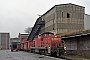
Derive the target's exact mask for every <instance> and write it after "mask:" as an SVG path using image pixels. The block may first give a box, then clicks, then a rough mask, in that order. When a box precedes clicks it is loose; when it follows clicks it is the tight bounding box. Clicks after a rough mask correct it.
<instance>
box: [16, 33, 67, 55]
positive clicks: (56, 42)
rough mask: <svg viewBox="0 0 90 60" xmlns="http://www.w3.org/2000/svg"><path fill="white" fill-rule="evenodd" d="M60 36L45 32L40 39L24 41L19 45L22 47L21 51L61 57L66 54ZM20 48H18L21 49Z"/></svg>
mask: <svg viewBox="0 0 90 60" xmlns="http://www.w3.org/2000/svg"><path fill="white" fill-rule="evenodd" d="M61 39H62V37H61V36H60V35H54V34H53V33H50V32H45V33H43V34H41V35H39V38H34V40H29V41H26V40H25V39H24V41H23V42H21V43H20V44H17V46H18V45H21V50H24V51H30V52H33V53H39V54H45V55H52V56H54V55H55V56H60V55H61V54H63V53H64V52H65V50H64V43H63V41H62V40H61ZM19 48H20V47H18V49H19Z"/></svg>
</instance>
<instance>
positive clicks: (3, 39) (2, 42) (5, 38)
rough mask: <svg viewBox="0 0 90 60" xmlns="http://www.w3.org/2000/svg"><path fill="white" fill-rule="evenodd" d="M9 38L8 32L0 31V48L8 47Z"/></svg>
mask: <svg viewBox="0 0 90 60" xmlns="http://www.w3.org/2000/svg"><path fill="white" fill-rule="evenodd" d="M9 40H10V34H9V33H0V48H2V49H9Z"/></svg>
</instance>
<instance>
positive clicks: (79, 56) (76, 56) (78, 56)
mask: <svg viewBox="0 0 90 60" xmlns="http://www.w3.org/2000/svg"><path fill="white" fill-rule="evenodd" d="M65 56H68V57H73V58H82V59H89V60H90V57H86V56H81V55H73V54H69V55H65Z"/></svg>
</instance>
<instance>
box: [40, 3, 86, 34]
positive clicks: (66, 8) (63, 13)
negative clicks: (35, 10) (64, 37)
mask: <svg viewBox="0 0 90 60" xmlns="http://www.w3.org/2000/svg"><path fill="white" fill-rule="evenodd" d="M84 14H85V7H83V6H80V5H76V4H72V3H68V4H60V5H55V6H53V7H52V8H51V9H50V10H48V11H47V12H46V13H44V14H43V15H42V16H41V17H42V21H45V26H44V27H43V28H41V33H42V32H48V31H49V32H54V33H55V34H61V33H65V32H69V31H73V30H82V29H84Z"/></svg>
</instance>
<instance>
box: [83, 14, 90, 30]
mask: <svg viewBox="0 0 90 60" xmlns="http://www.w3.org/2000/svg"><path fill="white" fill-rule="evenodd" d="M89 22H90V15H88V14H85V15H84V29H85V30H87V29H90V23H89Z"/></svg>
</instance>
